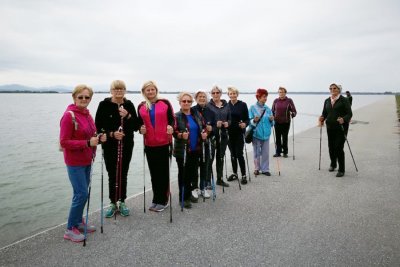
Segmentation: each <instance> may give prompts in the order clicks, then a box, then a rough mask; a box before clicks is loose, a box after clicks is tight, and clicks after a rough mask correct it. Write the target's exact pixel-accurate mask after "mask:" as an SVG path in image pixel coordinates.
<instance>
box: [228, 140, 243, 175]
mask: <svg viewBox="0 0 400 267" xmlns="http://www.w3.org/2000/svg"><path fill="white" fill-rule="evenodd" d="M228 146H229V150H230V151H231V162H232V170H233V173H236V174H237V169H238V161H239V166H240V172H241V173H242V176H243V175H246V164H245V162H244V157H243V148H244V141H243V135H242V134H241V133H237V134H230V135H229V143H228Z"/></svg>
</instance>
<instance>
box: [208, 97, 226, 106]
mask: <svg viewBox="0 0 400 267" xmlns="http://www.w3.org/2000/svg"><path fill="white" fill-rule="evenodd" d="M221 102H222V106H223V107H225V106H226V105H228V102H226V100H225V99H221ZM210 104H211V105H213V106H215V107H216V105H215V103H214V100H212V99H211V100H210Z"/></svg>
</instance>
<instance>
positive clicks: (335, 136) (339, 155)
mask: <svg viewBox="0 0 400 267" xmlns="http://www.w3.org/2000/svg"><path fill="white" fill-rule="evenodd" d="M326 131H327V134H328V147H329V157H330V159H331V166H332V167H335V168H336V167H337V163H339V169H338V170H339V171H340V172H344V171H345V165H344V161H345V157H344V150H343V149H344V142H345V141H346V139H345V137H344V135H345V134H346V135H347V129H346V130H345V131H344V132H343V130H342V129H340V128H339V129H329V128H327V129H326Z"/></svg>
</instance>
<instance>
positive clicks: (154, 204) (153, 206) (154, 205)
mask: <svg viewBox="0 0 400 267" xmlns="http://www.w3.org/2000/svg"><path fill="white" fill-rule="evenodd" d="M156 206H157V204H156V203H151V205H150V207H149V210H151V211H155V210H154V208H155V207H156Z"/></svg>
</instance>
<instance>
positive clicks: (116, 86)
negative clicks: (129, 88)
mask: <svg viewBox="0 0 400 267" xmlns="http://www.w3.org/2000/svg"><path fill="white" fill-rule="evenodd" d="M114 89H124V90H126V85H125V83H124V81H121V80H115V81H113V82H112V83H111V85H110V90H114Z"/></svg>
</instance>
